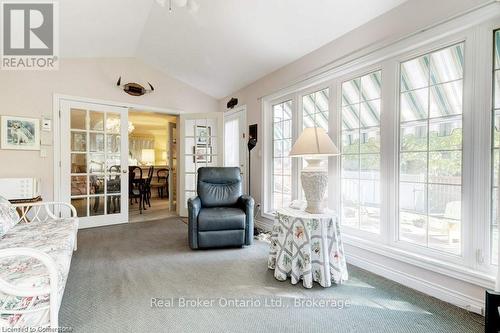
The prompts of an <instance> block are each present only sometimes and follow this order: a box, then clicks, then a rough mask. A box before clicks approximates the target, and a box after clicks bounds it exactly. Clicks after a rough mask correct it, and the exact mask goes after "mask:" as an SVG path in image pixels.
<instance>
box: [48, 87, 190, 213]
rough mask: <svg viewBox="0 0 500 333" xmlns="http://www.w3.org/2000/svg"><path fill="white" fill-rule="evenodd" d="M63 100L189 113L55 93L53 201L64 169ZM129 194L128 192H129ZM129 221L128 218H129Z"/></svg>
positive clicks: (56, 195) (174, 113)
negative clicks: (62, 153)
mask: <svg viewBox="0 0 500 333" xmlns="http://www.w3.org/2000/svg"><path fill="white" fill-rule="evenodd" d="M62 101H70V102H76V103H93V104H101V105H108V106H115V107H123V108H128V109H129V111H130V109H136V110H148V111H153V112H157V113H165V114H170V115H176V116H178V115H180V114H184V113H187V112H185V111H184V110H179V109H170V108H159V107H154V106H147V105H141V104H134V103H127V102H117V101H110V100H102V99H95V98H88V97H81V96H71V95H64V94H57V93H55V94H54V95H53V99H52V142H53V159H52V160H53V165H54V168H53V172H54V173H53V177H54V179H53V184H54V185H53V201H61V179H62V170H61V166H62V163H61V121H60V114H61V102H62ZM178 154H179V152H178V151H177V161H178V160H179V156H178ZM176 186H177V193H179V177H177V184H176ZM127 195H128V194H127ZM127 222H128V220H127Z"/></svg>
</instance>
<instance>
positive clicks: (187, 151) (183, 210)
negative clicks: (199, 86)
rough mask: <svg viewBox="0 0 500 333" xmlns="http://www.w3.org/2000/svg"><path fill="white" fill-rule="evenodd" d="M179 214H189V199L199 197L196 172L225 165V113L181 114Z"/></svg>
mask: <svg viewBox="0 0 500 333" xmlns="http://www.w3.org/2000/svg"><path fill="white" fill-rule="evenodd" d="M180 128H181V131H180V152H181V154H180V167H179V177H180V191H179V192H180V193H179V203H180V204H179V205H178V206H179V215H181V216H187V201H188V199H189V198H192V197H196V195H197V194H196V184H197V181H198V179H197V172H198V169H199V168H201V167H215V166H222V165H223V152H224V150H223V147H222V146H223V135H222V134H223V133H222V132H223V131H222V128H223V115H222V113H218V112H214V113H204V114H185V115H181V116H180Z"/></svg>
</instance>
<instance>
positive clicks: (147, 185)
mask: <svg viewBox="0 0 500 333" xmlns="http://www.w3.org/2000/svg"><path fill="white" fill-rule="evenodd" d="M154 170H155V167H154V166H150V167H149V169H148V177H147V178H146V179H145V181H144V187H143V190H144V200H145V203H147V204H148V206H149V207H151V181H152V180H153V173H154ZM144 209H146V207H144Z"/></svg>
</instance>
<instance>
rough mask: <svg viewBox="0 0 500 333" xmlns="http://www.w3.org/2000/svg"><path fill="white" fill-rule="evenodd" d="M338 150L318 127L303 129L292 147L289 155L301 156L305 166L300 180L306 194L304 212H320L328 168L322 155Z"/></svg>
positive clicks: (331, 153)
mask: <svg viewBox="0 0 500 333" xmlns="http://www.w3.org/2000/svg"><path fill="white" fill-rule="evenodd" d="M339 154H340V153H339V150H338V149H337V147H336V146H335V144H334V143H333V142H332V139H330V137H329V136H328V134H327V133H326V131H325V130H324V129H323V128H320V127H308V128H306V129H304V131H303V132H302V134H301V135H300V136H299V138H298V139H297V141H296V142H295V144H294V145H293V147H292V150H291V151H290V154H289V156H290V157H303V158H304V159H305V160H306V161H307V167H305V168H304V169H302V171H301V173H300V180H301V182H302V188H303V189H304V194H305V196H306V201H307V208H306V212H308V213H311V214H321V213H323V212H324V209H323V207H322V204H323V198H324V197H325V193H326V189H327V187H328V170H327V169H326V167H325V166H323V165H322V162H323V157H327V156H335V155H339Z"/></svg>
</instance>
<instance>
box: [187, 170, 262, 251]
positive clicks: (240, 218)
mask: <svg viewBox="0 0 500 333" xmlns="http://www.w3.org/2000/svg"><path fill="white" fill-rule="evenodd" d="M197 190H198V196H197V197H196V198H191V199H189V200H188V215H189V221H188V226H189V247H190V248H191V249H193V250H194V249H206V248H216V247H236V246H243V245H251V244H252V243H253V211H254V200H253V198H252V197H250V196H247V195H242V184H241V174H240V168H212V167H211V168H200V169H198V184H197Z"/></svg>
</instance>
